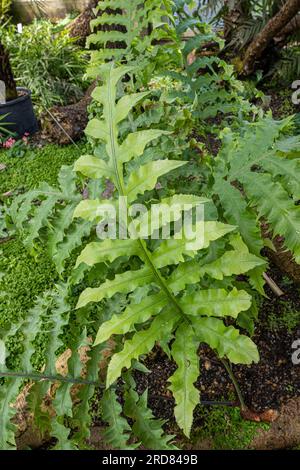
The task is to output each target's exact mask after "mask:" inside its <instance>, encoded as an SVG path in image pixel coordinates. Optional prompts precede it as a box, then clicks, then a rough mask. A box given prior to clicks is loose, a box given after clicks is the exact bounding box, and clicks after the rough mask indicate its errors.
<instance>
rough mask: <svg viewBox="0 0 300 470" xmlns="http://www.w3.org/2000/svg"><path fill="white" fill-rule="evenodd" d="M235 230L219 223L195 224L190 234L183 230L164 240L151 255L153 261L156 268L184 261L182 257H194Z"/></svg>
mask: <svg viewBox="0 0 300 470" xmlns="http://www.w3.org/2000/svg"><path fill="white" fill-rule="evenodd" d="M233 230H235V227H233V226H232V225H225V224H222V223H221V222H215V221H207V222H203V221H200V222H197V223H196V224H195V225H194V226H193V227H192V230H191V231H190V233H186V230H185V228H183V229H182V230H181V231H180V232H179V233H178V234H176V238H171V239H169V240H164V241H163V242H162V243H161V244H160V246H159V247H158V248H157V249H156V250H155V251H154V253H153V260H154V263H155V266H156V267H157V268H161V267H163V266H167V265H168V264H178V263H181V262H183V261H185V258H184V255H186V256H190V257H194V256H195V255H196V254H197V252H198V250H202V249H205V248H207V247H208V246H209V244H210V243H211V242H212V241H214V240H217V239H218V238H221V237H223V236H224V235H226V234H227V233H229V232H232V231H233Z"/></svg>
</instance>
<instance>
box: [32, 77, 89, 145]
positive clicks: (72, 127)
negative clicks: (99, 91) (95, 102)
mask: <svg viewBox="0 0 300 470" xmlns="http://www.w3.org/2000/svg"><path fill="white" fill-rule="evenodd" d="M96 85H97V83H96V82H94V83H92V85H91V86H90V87H89V88H88V90H87V91H86V93H85V95H84V97H83V98H82V99H81V100H80V101H79V102H78V103H75V104H71V105H68V106H54V107H53V108H51V109H50V111H49V112H48V113H46V112H45V113H44V114H43V115H42V117H41V120H42V129H43V136H45V138H46V139H47V140H49V141H50V142H55V143H57V144H59V145H66V144H70V143H71V142H72V141H76V140H79V139H80V138H81V137H82V136H83V132H84V129H85V128H86V126H87V123H88V111H87V107H88V105H89V104H90V102H91V100H92V98H91V94H92V92H93V90H94V88H95V87H96Z"/></svg>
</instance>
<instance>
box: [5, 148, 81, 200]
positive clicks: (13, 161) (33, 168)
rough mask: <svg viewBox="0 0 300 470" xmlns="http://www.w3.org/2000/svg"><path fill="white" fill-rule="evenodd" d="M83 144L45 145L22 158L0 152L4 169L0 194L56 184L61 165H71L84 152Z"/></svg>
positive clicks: (29, 151)
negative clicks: (45, 183) (39, 185)
mask: <svg viewBox="0 0 300 470" xmlns="http://www.w3.org/2000/svg"><path fill="white" fill-rule="evenodd" d="M84 147H85V145H84V144H80V145H79V148H77V147H76V146H75V145H69V146H65V147H59V146H57V145H46V146H45V147H42V148H30V149H29V150H28V151H27V152H26V155H25V156H24V157H22V158H21V157H20V158H18V157H15V158H12V157H9V156H7V152H5V151H4V150H2V151H0V163H4V164H5V165H6V169H5V170H4V171H1V172H0V193H4V192H6V191H11V190H17V189H19V190H20V189H21V190H24V189H25V190H28V189H31V188H35V187H36V186H38V184H39V183H40V182H42V181H46V182H47V183H49V184H56V182H57V175H58V172H59V170H60V168H61V166H62V165H71V164H72V163H73V162H74V161H75V160H76V159H77V158H78V157H79V156H80V155H81V154H82V152H83V151H84Z"/></svg>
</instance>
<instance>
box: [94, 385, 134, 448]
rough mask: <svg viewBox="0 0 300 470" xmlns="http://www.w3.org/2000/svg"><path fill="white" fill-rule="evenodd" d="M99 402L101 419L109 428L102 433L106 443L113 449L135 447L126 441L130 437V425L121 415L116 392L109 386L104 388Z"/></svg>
mask: <svg viewBox="0 0 300 470" xmlns="http://www.w3.org/2000/svg"><path fill="white" fill-rule="evenodd" d="M101 404H102V416H103V419H104V421H106V422H107V423H108V425H109V428H108V429H107V430H106V431H105V432H104V433H103V437H104V439H105V440H106V441H107V443H108V444H110V445H111V446H112V447H113V448H114V449H120V450H132V449H135V448H136V446H134V445H128V443H127V442H128V439H129V438H130V433H131V427H130V426H129V424H128V422H127V421H126V419H125V418H123V416H121V413H122V407H121V405H120V403H119V402H118V399H117V395H116V392H115V391H114V390H112V389H111V388H109V389H108V390H105V392H104V394H103V397H102V400H101Z"/></svg>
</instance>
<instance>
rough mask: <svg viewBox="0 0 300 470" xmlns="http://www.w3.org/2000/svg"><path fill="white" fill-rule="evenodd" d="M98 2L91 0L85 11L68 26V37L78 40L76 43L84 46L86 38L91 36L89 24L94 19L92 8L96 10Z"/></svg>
mask: <svg viewBox="0 0 300 470" xmlns="http://www.w3.org/2000/svg"><path fill="white" fill-rule="evenodd" d="M97 4H98V0H91V1H90V2H89V4H88V6H87V7H86V8H85V10H84V11H83V12H82V13H81V14H80V15H79V16H77V18H75V20H74V21H72V23H71V24H70V25H69V27H68V29H69V35H70V36H71V37H72V38H78V43H80V44H82V45H84V44H85V40H86V38H87V37H88V36H89V35H90V34H91V28H90V22H91V20H92V19H93V18H95V15H94V12H93V8H96V6H97Z"/></svg>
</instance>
